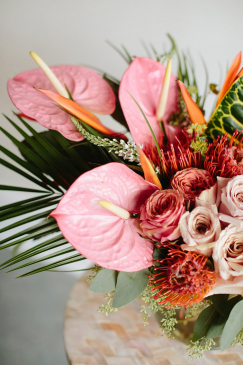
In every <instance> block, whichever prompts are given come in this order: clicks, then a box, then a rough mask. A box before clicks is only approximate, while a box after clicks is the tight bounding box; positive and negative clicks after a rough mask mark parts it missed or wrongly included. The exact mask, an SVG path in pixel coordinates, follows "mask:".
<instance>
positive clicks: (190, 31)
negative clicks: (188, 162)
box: [0, 0, 243, 201]
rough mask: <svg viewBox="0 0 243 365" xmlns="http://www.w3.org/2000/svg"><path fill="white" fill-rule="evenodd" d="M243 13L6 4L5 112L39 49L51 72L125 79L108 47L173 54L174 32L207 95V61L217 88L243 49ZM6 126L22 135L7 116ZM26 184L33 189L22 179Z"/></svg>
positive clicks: (228, 6) (222, 8) (1, 84)
mask: <svg viewBox="0 0 243 365" xmlns="http://www.w3.org/2000/svg"><path fill="white" fill-rule="evenodd" d="M242 13H243V2H242V0H233V1H230V0H204V1H196V0H183V1H180V0H177V1H175V0H170V1H169V0H167V1H165V0H150V1H142V0H133V1H132V0H130V1H128V0H122V1H118V0H69V1H67V0H66V1H65V0H41V1H37V0H1V1H0V50H1V52H0V53H1V55H0V111H1V112H3V113H5V114H7V115H8V116H11V110H14V107H13V105H12V104H11V101H10V100H9V97H8V95H7V91H6V82H7V80H8V79H9V78H11V77H13V76H15V75H16V74H18V73H20V72H22V71H25V70H28V69H31V68H35V64H34V61H33V60H32V59H31V57H30V56H29V51H31V50H33V51H35V52H36V53H37V54H39V55H40V56H41V57H42V58H43V59H44V60H45V61H46V62H47V63H48V64H49V65H56V64H85V65H92V66H96V67H98V68H100V69H102V70H105V71H108V72H109V73H111V74H113V75H114V76H116V77H118V78H119V77H121V75H122V73H123V72H124V70H125V67H126V64H125V62H124V61H123V60H122V59H121V58H120V56H119V55H118V54H116V53H115V52H114V51H113V50H112V48H111V47H110V46H108V45H107V44H106V43H105V41H106V40H110V41H111V42H113V43H114V44H116V45H117V46H119V45H120V44H124V45H125V46H126V47H127V49H128V50H129V51H130V53H131V54H134V55H145V53H144V50H143V48H142V46H141V43H140V40H144V41H146V42H152V43H153V44H154V45H155V46H156V48H158V49H159V50H162V47H163V46H164V47H165V48H167V49H168V48H169V42H168V40H167V38H166V33H167V32H169V33H171V34H172V35H173V36H174V38H175V39H176V41H177V44H178V45H179V46H180V48H181V49H184V50H190V52H191V54H192V55H193V58H194V60H195V62H196V68H197V71H198V76H199V79H200V85H201V89H202V88H203V86H204V71H203V68H202V65H201V61H200V57H199V55H202V56H203V58H204V59H205V61H206V63H207V65H208V69H209V74H210V80H211V81H212V82H215V83H217V82H218V80H219V77H220V71H219V64H221V66H222V69H223V70H224V71H225V69H226V65H227V61H228V62H231V61H232V59H233V58H234V57H235V55H236V54H237V53H238V52H239V51H240V50H241V49H242V47H243V22H242ZM0 124H1V125H2V126H4V127H6V128H7V129H8V130H9V131H11V133H14V134H16V132H14V131H13V129H12V128H10V126H9V124H8V123H7V122H6V120H5V119H4V117H3V116H2V115H1V116H0ZM38 128H39V130H40V129H41V127H39V126H38ZM0 138H1V142H2V143H3V144H4V145H7V146H10V145H11V143H9V142H8V141H7V140H6V139H5V138H4V137H3V136H2V135H1V137H0ZM0 173H1V181H2V182H4V183H12V182H11V180H13V179H14V178H15V177H14V176H15V175H14V174H12V173H11V172H9V171H8V170H7V169H5V168H2V167H1V170H0ZM18 182H19V184H22V185H23V186H24V185H25V183H26V182H25V180H24V179H21V178H18ZM11 196H12V194H11ZM5 197H6V195H5V194H4V197H3V199H4V201H5Z"/></svg>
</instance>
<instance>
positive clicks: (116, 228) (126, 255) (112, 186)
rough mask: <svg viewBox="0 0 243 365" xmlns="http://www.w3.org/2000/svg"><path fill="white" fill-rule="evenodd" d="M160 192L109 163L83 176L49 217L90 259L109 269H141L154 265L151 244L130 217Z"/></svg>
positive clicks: (129, 270) (119, 165) (134, 175)
mask: <svg viewBox="0 0 243 365" xmlns="http://www.w3.org/2000/svg"><path fill="white" fill-rule="evenodd" d="M157 189H158V188H157V187H156V186H155V185H152V184H150V183H148V182H147V181H145V180H144V179H143V178H142V177H141V176H139V175H138V174H136V173H135V172H133V171H132V170H130V169H129V168H128V167H126V166H125V165H123V164H119V163H109V164H106V165H103V166H101V167H97V168H95V169H93V170H91V171H88V172H86V173H85V174H83V175H81V176H80V177H79V178H78V179H77V180H76V181H75V182H74V183H73V184H72V186H71V187H70V188H69V190H68V191H67V192H66V194H65V195H64V197H63V198H62V199H61V201H60V203H59V205H58V207H57V208H56V209H55V210H54V211H53V212H52V213H51V216H52V217H54V218H55V219H56V221H57V223H58V226H59V228H60V230H61V231H62V233H63V235H64V237H65V238H66V239H67V240H68V242H69V243H70V244H71V245H73V247H74V248H75V249H76V250H77V251H79V252H80V253H81V254H83V255H84V256H85V257H87V258H88V259H90V260H92V261H94V262H95V263H97V264H99V265H100V266H102V267H105V268H108V269H114V270H119V271H127V272H132V271H138V270H142V269H144V268H147V267H149V266H151V265H152V255H153V245H152V243H151V242H149V241H148V240H145V239H143V238H142V237H140V235H139V233H140V234H142V232H141V231H140V229H139V224H138V220H137V219H136V218H130V215H129V214H131V213H138V214H139V213H140V207H141V205H142V204H143V203H144V202H145V200H146V199H147V198H148V197H149V196H150V195H151V194H152V193H153V192H154V191H156V190H157ZM107 203H108V204H107ZM109 203H110V204H109ZM119 207H120V208H122V210H119ZM128 213H129V214H128ZM124 214H125V215H124ZM121 217H123V218H121Z"/></svg>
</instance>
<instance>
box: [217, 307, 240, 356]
mask: <svg viewBox="0 0 243 365" xmlns="http://www.w3.org/2000/svg"><path fill="white" fill-rule="evenodd" d="M242 327H243V300H240V301H239V302H238V303H237V304H236V305H235V306H234V307H233V309H232V311H231V312H230V315H229V318H228V320H227V322H226V324H225V327H224V329H223V333H222V337H221V341H220V348H221V350H222V351H224V350H226V349H227V348H228V347H229V346H230V345H231V343H232V342H233V341H234V339H235V337H236V336H237V334H238V333H239V332H240V331H241V330H242Z"/></svg>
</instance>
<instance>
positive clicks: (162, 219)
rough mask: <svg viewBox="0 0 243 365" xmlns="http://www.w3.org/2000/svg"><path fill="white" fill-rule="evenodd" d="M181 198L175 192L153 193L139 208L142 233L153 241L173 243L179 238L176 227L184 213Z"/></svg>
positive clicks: (169, 190) (182, 199)
mask: <svg viewBox="0 0 243 365" xmlns="http://www.w3.org/2000/svg"><path fill="white" fill-rule="evenodd" d="M185 211H186V208H185V203H184V198H183V196H182V195H181V194H180V193H178V192H177V191H175V190H171V189H168V190H158V191H155V192H154V193H153V194H152V195H151V196H150V197H149V198H148V199H147V200H146V201H145V203H144V204H143V205H142V206H141V212H140V221H141V228H142V230H143V233H144V234H145V235H146V236H147V237H150V238H152V239H154V240H155V241H161V242H166V241H173V240H176V239H177V238H179V237H180V229H179V226H178V223H179V220H180V217H181V216H182V215H183V214H184V213H185Z"/></svg>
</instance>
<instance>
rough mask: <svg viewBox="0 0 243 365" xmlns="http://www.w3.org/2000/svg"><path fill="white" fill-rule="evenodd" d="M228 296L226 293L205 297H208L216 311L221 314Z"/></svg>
mask: <svg viewBox="0 0 243 365" xmlns="http://www.w3.org/2000/svg"><path fill="white" fill-rule="evenodd" d="M228 298H229V295H228V294H216V295H212V296H210V297H207V299H210V300H211V301H212V302H213V305H214V306H215V308H216V309H217V311H218V312H219V313H220V314H223V315H224V312H225V305H226V302H227V300H228Z"/></svg>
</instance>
